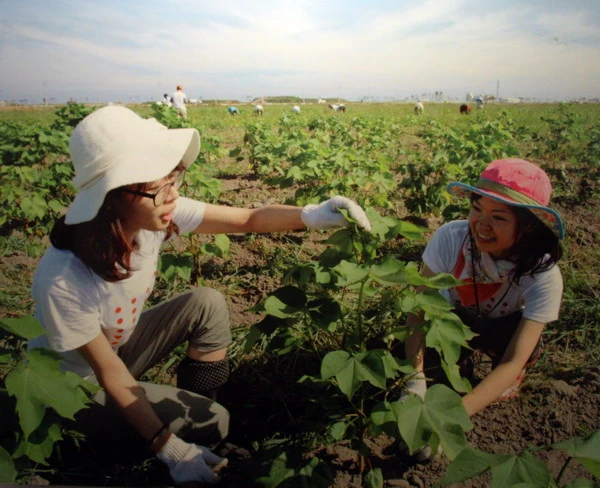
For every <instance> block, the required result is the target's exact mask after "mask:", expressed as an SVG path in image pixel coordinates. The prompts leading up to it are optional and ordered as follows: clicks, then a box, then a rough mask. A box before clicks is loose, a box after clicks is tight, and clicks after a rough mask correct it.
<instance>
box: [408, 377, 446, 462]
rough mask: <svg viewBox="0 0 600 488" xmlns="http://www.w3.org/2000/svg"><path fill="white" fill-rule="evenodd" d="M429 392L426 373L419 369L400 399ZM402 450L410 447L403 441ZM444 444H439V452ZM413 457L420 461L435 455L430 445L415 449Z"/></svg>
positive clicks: (423, 396)
mask: <svg viewBox="0 0 600 488" xmlns="http://www.w3.org/2000/svg"><path fill="white" fill-rule="evenodd" d="M426 392H427V380H426V379H425V373H423V372H422V371H419V372H418V373H416V374H414V375H413V376H412V377H411V378H410V379H409V380H408V381H407V382H406V383H405V384H404V391H403V392H402V393H401V395H400V398H399V401H401V402H402V401H404V400H405V399H406V397H407V396H408V395H410V394H411V393H413V394H415V395H418V396H420V397H421V398H422V399H424V398H425V393H426ZM399 447H400V450H402V451H407V450H408V447H407V446H406V444H405V443H404V442H403V441H400V443H399ZM442 452H443V451H442V446H441V444H440V445H439V446H438V450H437V453H438V454H442ZM413 457H414V458H415V460H416V461H418V462H423V461H427V460H428V459H430V458H432V457H433V451H432V450H431V447H429V446H423V447H422V448H421V449H419V450H417V451H415V453H414V454H413Z"/></svg>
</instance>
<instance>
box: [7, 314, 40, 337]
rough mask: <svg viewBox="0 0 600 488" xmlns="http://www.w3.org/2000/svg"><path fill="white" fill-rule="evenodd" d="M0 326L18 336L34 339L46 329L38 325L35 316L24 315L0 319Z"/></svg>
mask: <svg viewBox="0 0 600 488" xmlns="http://www.w3.org/2000/svg"><path fill="white" fill-rule="evenodd" d="M0 326H1V327H2V328H3V329H5V330H7V331H8V332H10V333H11V334H13V335H16V336H18V337H23V338H24V339H35V338H36V337H39V336H41V335H44V334H46V330H45V329H44V328H43V327H42V326H41V325H40V323H39V322H38V321H37V319H36V318H35V317H32V316H24V317H19V318H16V319H12V318H3V319H0Z"/></svg>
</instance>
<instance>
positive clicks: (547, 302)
mask: <svg viewBox="0 0 600 488" xmlns="http://www.w3.org/2000/svg"><path fill="white" fill-rule="evenodd" d="M468 230H469V223H468V221H466V220H457V221H454V222H449V223H447V224H444V225H442V226H441V227H440V228H439V229H438V230H437V232H436V233H435V234H434V235H433V237H432V238H431V240H430V241H429V243H428V244H427V247H426V248H425V251H424V252H423V262H424V263H425V265H427V267H428V268H429V269H430V270H431V271H433V272H434V273H452V272H453V270H454V267H455V265H456V263H457V261H458V258H459V256H460V253H462V246H463V242H464V240H465V238H466V236H467V233H468ZM509 284H510V280H509V281H508V282H506V283H504V284H503V285H502V286H501V287H500V289H499V290H498V291H497V292H496V293H495V295H494V296H492V297H491V298H489V299H488V300H485V301H481V302H480V304H479V305H480V308H481V311H482V312H484V313H489V316H490V317H502V316H504V315H507V314H510V313H512V312H516V311H518V310H521V311H522V312H523V317H525V318H528V319H531V320H535V321H537V322H541V323H543V324H547V323H548V322H551V321H553V320H556V319H557V318H558V312H559V309H560V301H561V298H562V291H563V281H562V275H561V273H560V269H559V268H558V266H556V265H554V266H552V267H551V268H550V269H548V270H546V271H543V272H541V273H537V274H535V275H534V276H533V277H532V276H529V275H527V276H523V277H522V278H521V279H520V280H519V284H516V283H514V282H513V283H512V285H510V289H509V290H508V293H506V290H507V288H508V287H509ZM440 293H441V294H442V295H443V296H444V297H445V298H446V300H448V302H449V303H451V304H453V305H459V304H460V301H459V297H458V292H457V291H456V290H455V289H453V288H452V289H449V290H441V291H440ZM505 293H506V295H505ZM499 299H501V300H502V302H501V303H500V304H498V305H496V303H497V300H499ZM470 308H471V307H470ZM472 308H473V309H475V307H472ZM490 309H492V311H491V312H489V310H490Z"/></svg>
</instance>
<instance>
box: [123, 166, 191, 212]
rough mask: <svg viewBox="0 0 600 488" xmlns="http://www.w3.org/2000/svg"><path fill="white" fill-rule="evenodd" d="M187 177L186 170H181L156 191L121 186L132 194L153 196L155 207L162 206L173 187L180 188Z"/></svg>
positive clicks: (146, 196) (124, 190)
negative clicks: (150, 191) (149, 191)
mask: <svg viewBox="0 0 600 488" xmlns="http://www.w3.org/2000/svg"><path fill="white" fill-rule="evenodd" d="M184 178H185V171H181V172H179V173H177V176H176V177H175V179H174V180H173V181H171V182H170V183H167V184H165V185H163V186H161V187H160V188H159V189H158V190H156V192H155V193H148V192H145V191H138V190H131V189H130V188H120V189H119V190H120V191H123V192H125V193H131V194H132V195H137V196H139V197H145V198H151V199H152V203H154V206H155V207H160V206H161V205H162V204H163V203H165V200H166V199H167V197H168V196H169V193H170V192H171V188H175V190H179V188H181V185H182V184H183V179H184Z"/></svg>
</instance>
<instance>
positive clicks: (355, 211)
mask: <svg viewBox="0 0 600 488" xmlns="http://www.w3.org/2000/svg"><path fill="white" fill-rule="evenodd" d="M341 208H343V209H345V210H348V215H349V216H350V218H352V219H354V220H356V222H357V224H358V226H359V227H360V228H361V229H364V230H366V231H370V230H371V222H369V219H368V218H367V215H366V214H365V211H364V210H363V209H362V208H361V207H360V205H358V204H357V203H355V202H353V201H352V200H350V199H349V198H346V197H341V196H337V197H333V198H330V199H329V200H325V201H324V202H323V203H320V204H319V205H316V204H314V203H311V204H309V205H306V206H305V207H304V208H303V209H302V222H304V225H306V227H308V228H309V229H316V230H326V229H331V228H333V227H346V226H347V225H348V222H347V221H346V219H345V218H344V216H343V215H342V214H341V213H340V212H339V211H338V210H339V209H341Z"/></svg>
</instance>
